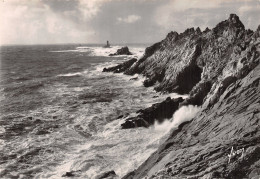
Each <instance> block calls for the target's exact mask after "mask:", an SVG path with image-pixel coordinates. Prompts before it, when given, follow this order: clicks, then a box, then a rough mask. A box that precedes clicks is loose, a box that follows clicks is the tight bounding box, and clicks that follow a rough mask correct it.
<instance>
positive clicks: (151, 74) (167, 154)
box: [122, 14, 260, 179]
mask: <svg viewBox="0 0 260 179" xmlns="http://www.w3.org/2000/svg"><path fill="white" fill-rule="evenodd" d="M259 61H260V26H259V27H258V28H257V30H256V31H255V32H253V31H252V30H247V29H245V27H244V25H243V23H242V22H241V21H240V19H239V17H238V16H237V15H235V14H231V15H230V17H229V18H228V19H227V20H225V21H222V22H220V23H219V24H217V25H216V27H214V28H213V29H208V28H207V29H206V30H204V31H203V32H202V31H201V30H200V29H199V28H197V29H194V28H190V29H187V30H186V31H184V32H183V33H180V34H178V33H177V32H170V33H169V34H168V35H167V37H166V38H165V39H164V40H162V41H161V42H158V43H156V44H154V45H152V46H151V47H148V48H147V49H146V50H145V54H144V55H143V57H142V58H141V59H139V60H138V61H137V62H135V63H133V65H131V66H130V67H128V68H125V69H124V70H122V71H124V73H125V74H127V75H133V74H136V73H137V74H143V75H144V76H145V77H146V80H145V81H144V85H145V86H154V88H155V90H157V91H161V92H176V93H179V94H189V97H188V98H187V99H185V100H180V101H178V107H177V109H178V108H179V107H181V106H185V105H189V104H192V105H198V106H201V112H200V113H199V114H198V115H197V116H196V117H195V118H194V119H192V120H191V121H189V122H185V123H183V124H181V125H180V126H179V127H178V129H175V130H173V131H172V133H171V135H170V137H169V138H168V140H167V141H166V142H165V143H164V144H163V145H162V146H161V147H160V148H159V149H158V150H157V151H156V152H155V153H154V154H153V155H152V156H151V157H150V158H149V159H148V160H147V161H146V162H144V163H143V164H142V165H141V166H140V167H139V168H138V169H137V170H135V171H133V172H131V173H129V174H128V175H127V176H125V177H124V178H136V179H139V178H143V177H145V176H148V178H160V177H161V178H200V177H202V178H254V177H255V178H257V176H258V178H259V176H260V170H259V168H260V140H259V139H260V138H259V137H260V136H259V135H260V132H259V131H258V128H259V125H260V120H259V119H260V107H259V106H260V98H259V97H260V95H259V92H260V86H259V80H260V65H259ZM162 103H164V104H163V105H165V106H164V107H163V108H166V109H170V110H169V111H170V112H169V111H167V114H172V113H174V112H175V111H176V108H175V107H174V108H167V107H169V105H170V104H171V103H170V102H169V99H168V102H165V101H164V102H162ZM168 103H169V105H168ZM161 105H162V104H161ZM161 105H159V104H157V105H155V106H154V107H153V106H152V107H151V108H148V109H144V110H142V111H139V115H138V117H137V118H135V119H131V120H130V122H129V121H126V123H125V124H122V127H123V128H124V125H125V126H131V127H140V126H145V127H147V121H148V122H149V121H151V124H152V123H153V122H154V121H155V120H158V119H159V121H162V118H169V116H168V115H167V116H163V114H159V113H157V112H155V111H156V110H158V109H160V106H161ZM147 116H148V117H147ZM140 121H145V122H143V123H142V124H144V125H138V124H137V123H138V122H140ZM149 124H150V123H149ZM125 128H130V127H125ZM232 147H233V149H232ZM231 149H232V152H231ZM242 151H243V152H242ZM230 152H231V155H230ZM241 153H243V154H242V156H241ZM228 155H230V157H228Z"/></svg>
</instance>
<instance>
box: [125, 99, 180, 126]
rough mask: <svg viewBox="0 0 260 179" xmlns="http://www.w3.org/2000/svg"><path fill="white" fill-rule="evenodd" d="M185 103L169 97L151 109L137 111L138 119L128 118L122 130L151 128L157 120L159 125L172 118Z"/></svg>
mask: <svg viewBox="0 0 260 179" xmlns="http://www.w3.org/2000/svg"><path fill="white" fill-rule="evenodd" d="M181 102H183V99H182V98H177V99H171V98H170V97H168V98H167V99H166V100H165V101H163V102H161V103H156V104H153V105H152V106H151V107H149V108H146V109H141V110H139V111H137V113H139V114H138V116H137V117H131V118H128V119H127V120H126V121H125V122H124V123H123V124H121V126H122V129H129V128H134V127H149V126H150V125H153V124H154V122H155V120H156V121H157V122H159V123H161V122H163V121H164V120H165V119H169V118H172V115H173V113H174V112H175V111H176V110H177V109H178V108H179V104H180V103H181Z"/></svg>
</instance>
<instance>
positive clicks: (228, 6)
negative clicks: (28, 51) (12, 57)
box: [0, 0, 260, 44]
mask: <svg viewBox="0 0 260 179" xmlns="http://www.w3.org/2000/svg"><path fill="white" fill-rule="evenodd" d="M230 13H236V14H237V15H238V16H239V17H240V19H241V21H242V22H243V23H244V25H245V27H246V28H250V29H252V30H256V28H257V26H258V25H259V24H260V0H1V2H0V17H1V20H0V44H53V43H105V42H106V40H109V41H110V42H111V43H153V42H157V41H159V40H161V39H163V38H164V37H165V36H166V34H167V33H168V32H170V31H177V32H179V33H180V32H182V31H184V30H185V29H186V28H189V27H198V26H199V27H200V28H201V29H202V30H204V29H205V28H206V27H209V28H212V27H214V26H215V25H216V24H217V23H218V22H220V21H222V20H225V19H227V18H228V16H229V14H230Z"/></svg>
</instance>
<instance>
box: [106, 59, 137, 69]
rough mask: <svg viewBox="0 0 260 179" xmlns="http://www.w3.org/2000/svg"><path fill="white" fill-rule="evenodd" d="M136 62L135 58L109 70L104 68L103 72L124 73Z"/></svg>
mask: <svg viewBox="0 0 260 179" xmlns="http://www.w3.org/2000/svg"><path fill="white" fill-rule="evenodd" d="M136 61H137V59H136V58H132V59H130V60H128V61H126V62H124V63H122V64H119V65H117V66H114V67H110V68H104V69H103V72H114V73H121V72H124V71H125V70H126V69H128V68H129V67H130V66H132V65H133V64H134V63H135V62H136Z"/></svg>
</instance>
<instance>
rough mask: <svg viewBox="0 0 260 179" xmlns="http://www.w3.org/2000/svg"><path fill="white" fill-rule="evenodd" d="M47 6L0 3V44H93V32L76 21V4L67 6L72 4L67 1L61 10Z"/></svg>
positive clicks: (39, 2)
mask: <svg viewBox="0 0 260 179" xmlns="http://www.w3.org/2000/svg"><path fill="white" fill-rule="evenodd" d="M50 2H54V1H46V2H45V1H44V0H33V1H25V0H22V1H15V0H10V1H5V2H3V3H0V15H1V22H0V44H36V43H37V44H50V43H73V42H76V43H84V42H94V41H95V39H94V34H95V33H94V30H93V29H92V28H91V27H90V26H89V25H88V24H87V23H84V21H80V17H81V16H83V15H82V14H79V13H78V12H79V10H78V8H77V6H78V2H74V3H75V5H74V7H75V8H71V7H72V6H70V5H71V3H72V1H69V2H70V4H68V6H64V7H61V6H60V4H50ZM55 2H56V3H59V2H61V1H55ZM66 2H68V1H62V3H63V5H65V4H66ZM56 6H57V7H56ZM55 8H56V9H55ZM57 9H59V10H60V11H58V10H57ZM78 17H79V18H78ZM77 19H78V21H77ZM82 24H83V25H82Z"/></svg>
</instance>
